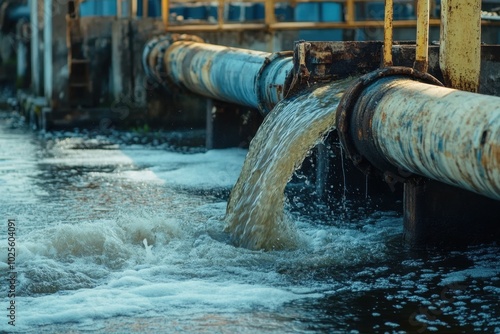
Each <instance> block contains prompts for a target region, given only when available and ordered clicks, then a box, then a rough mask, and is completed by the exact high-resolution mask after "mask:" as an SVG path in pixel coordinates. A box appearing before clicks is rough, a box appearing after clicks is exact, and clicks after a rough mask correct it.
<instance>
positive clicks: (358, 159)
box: [336, 66, 444, 184]
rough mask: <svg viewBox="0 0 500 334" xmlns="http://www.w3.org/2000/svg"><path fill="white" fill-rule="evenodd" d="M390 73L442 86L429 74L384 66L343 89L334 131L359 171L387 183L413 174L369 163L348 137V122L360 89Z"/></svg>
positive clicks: (349, 130)
mask: <svg viewBox="0 0 500 334" xmlns="http://www.w3.org/2000/svg"><path fill="white" fill-rule="evenodd" d="M391 76H407V77H409V78H410V79H412V80H416V81H420V82H423V83H427V84H431V85H436V86H444V85H443V84H442V83H441V82H440V81H439V80H438V79H436V78H435V77H434V76H432V75H430V74H429V73H424V72H419V71H417V70H415V69H413V68H410V67H402V66H392V67H385V68H381V69H378V70H376V71H373V72H370V73H368V74H366V75H364V76H362V77H360V78H359V79H358V80H357V81H356V82H355V83H354V84H353V85H352V86H351V87H350V88H349V89H347V90H346V92H345V93H344V95H343V96H342V99H341V100H340V102H339V105H338V107H337V112H336V124H337V133H338V136H339V140H340V143H341V145H342V147H343V148H344V150H345V151H346V154H347V156H348V157H349V158H350V159H351V161H352V162H353V164H354V165H355V166H356V167H357V168H359V169H360V170H361V171H362V172H363V173H365V174H367V175H370V174H373V173H375V172H377V171H378V172H380V174H382V175H383V178H384V179H385V181H386V182H387V183H389V184H391V183H395V182H402V181H405V180H407V179H409V178H410V177H413V174H411V173H409V172H407V171H403V170H401V169H397V168H391V166H388V164H387V163H384V162H381V163H376V164H374V163H373V162H371V160H372V161H373V160H375V159H373V157H371V158H372V159H368V158H367V157H366V156H365V155H364V154H363V153H361V152H360V151H359V150H358V149H357V147H356V144H355V140H354V139H353V138H352V134H351V123H352V118H353V112H354V107H355V105H356V103H357V102H358V99H359V98H360V96H361V94H362V92H363V90H364V89H365V88H367V87H368V86H370V85H371V84H373V83H374V82H375V81H377V80H379V79H382V78H387V77H391Z"/></svg>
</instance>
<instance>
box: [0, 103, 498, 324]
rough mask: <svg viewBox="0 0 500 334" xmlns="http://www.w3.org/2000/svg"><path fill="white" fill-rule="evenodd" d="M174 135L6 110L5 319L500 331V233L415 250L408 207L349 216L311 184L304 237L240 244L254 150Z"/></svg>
mask: <svg viewBox="0 0 500 334" xmlns="http://www.w3.org/2000/svg"><path fill="white" fill-rule="evenodd" d="M180 136H181V137H182V135H180ZM162 138H164V137H162V136H159V137H158V138H156V139H157V141H156V142H154V138H148V139H147V140H144V135H143V134H138V133H133V132H130V133H111V134H106V135H103V134H97V133H84V132H67V133H47V134H36V133H33V132H31V131H29V130H27V129H26V128H25V127H24V125H23V124H22V122H21V121H20V120H19V118H18V117H16V116H15V115H11V114H9V113H5V112H4V113H0V191H1V193H0V216H1V217H0V219H1V220H3V223H2V224H1V225H0V226H2V227H1V229H0V252H1V254H3V255H2V256H1V259H0V273H1V277H0V279H2V282H5V279H6V278H7V276H8V274H9V269H8V266H7V264H6V262H7V255H6V254H7V238H8V237H7V220H8V219H15V220H16V251H17V252H16V269H17V272H18V276H17V283H16V298H15V303H16V306H17V309H16V327H15V328H12V327H11V326H9V325H8V324H7V316H6V315H7V310H6V307H7V305H8V303H9V301H10V299H9V298H8V297H7V287H6V285H2V291H4V292H2V295H1V296H0V305H2V306H1V308H0V315H1V317H0V319H3V320H0V331H17V332H20V333H26V332H32V333H66V332H80V331H89V332H98V333H169V332H178V333H199V332H209V333H213V332H216V333H297V332H300V333H323V332H332V333H335V332H338V333H351V332H352V333H373V332H375V333H385V332H388V333H399V332H401V333H404V332H410V333H424V332H443V333H446V332H447V333H460V332H461V333H471V332H478V333H495V332H497V333H500V305H499V303H500V298H499V297H500V275H499V274H500V259H499V254H500V249H499V247H498V246H496V245H482V246H475V247H471V248H469V249H467V250H463V251H452V252H441V251H438V250H427V251H420V252H417V251H410V250H408V249H406V248H405V247H404V246H402V245H401V243H400V239H401V232H402V220H401V218H400V217H399V216H398V215H397V214H396V213H393V212H375V213H373V214H369V215H367V216H365V217H364V218H362V219H358V220H345V219H343V218H342V217H340V216H335V215H331V214H321V213H320V210H321V208H320V207H319V206H318V208H317V210H316V207H313V206H312V205H311V204H310V203H308V202H306V201H305V199H304V198H302V197H301V196H300V192H297V193H294V195H293V196H294V197H293V198H289V201H290V202H293V203H295V204H296V206H297V207H308V208H309V209H308V210H294V212H293V213H292V214H291V218H292V222H293V223H294V226H295V227H296V230H297V233H298V234H299V235H300V238H301V240H303V242H302V243H300V245H299V247H296V248H293V249H289V250H271V251H267V252H264V251H252V250H249V249H245V248H240V247H235V246H233V245H232V244H231V241H230V235H229V234H227V233H225V232H224V226H225V223H224V221H223V219H224V215H225V209H226V204H227V196H228V193H229V190H230V189H231V187H232V186H233V185H234V184H235V182H236V180H237V178H238V176H239V173H240V170H241V168H242V165H243V160H244V158H245V155H246V153H247V152H246V151H245V150H241V149H229V150H214V151H209V152H204V151H203V150H202V149H191V148H185V147H184V148H183V147H182V144H181V142H176V143H172V142H171V141H170V142H169V141H168V140H167V141H164V140H163V139H162ZM291 196H292V195H291ZM313 212H315V213H316V214H310V213H313ZM2 310H4V311H2ZM2 312H3V313H2Z"/></svg>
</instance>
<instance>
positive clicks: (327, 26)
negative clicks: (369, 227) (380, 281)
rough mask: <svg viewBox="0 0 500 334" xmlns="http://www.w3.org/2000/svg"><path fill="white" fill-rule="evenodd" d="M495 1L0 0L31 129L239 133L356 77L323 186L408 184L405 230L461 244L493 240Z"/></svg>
mask: <svg viewBox="0 0 500 334" xmlns="http://www.w3.org/2000/svg"><path fill="white" fill-rule="evenodd" d="M496 4H498V5H500V3H497V1H483V2H481V1H480V0H465V1H458V0H442V1H439V2H438V1H429V0H418V1H407V0H399V1H394V3H393V1H392V0H386V1H385V4H384V3H382V2H380V1H367V0H362V1H360V0H343V1H336V2H334V1H299V0H295V1H254V0H252V1H239V2H235V1H223V0H219V1H214V2H194V1H166V0H163V1H151V0H149V1H138V0H129V1H125V0H123V1H121V0H118V1H116V0H109V1H106V0H101V1H90V0H87V1H78V0H54V1H48V0H45V1H43V0H31V1H3V3H2V7H1V10H2V12H1V13H0V20H1V21H0V24H1V26H2V34H3V35H2V36H3V37H2V38H3V41H4V40H5V39H6V38H7V39H8V38H9V36H10V40H13V41H14V42H13V43H12V45H11V46H12V48H13V49H15V50H17V52H13V53H12V54H15V55H16V56H17V61H16V64H17V67H16V76H17V85H18V86H19V87H20V88H23V90H20V93H19V100H20V108H21V110H22V112H24V113H25V114H26V115H27V117H28V118H29V119H30V122H31V123H32V124H33V126H34V127H38V128H42V129H54V128H58V127H71V128H72V127H77V126H87V127H98V128H99V129H101V130H107V129H109V128H112V127H119V126H122V127H126V126H138V125H142V124H149V125H153V124H155V125H156V126H158V127H160V128H163V129H179V128H182V127H191V128H195V127H205V126H206V130H207V135H206V138H207V140H206V143H207V147H208V148H220V147H228V146H238V145H245V144H248V142H249V140H250V139H251V137H252V135H253V134H254V133H255V131H256V129H257V128H258V126H259V125H260V123H261V122H262V119H263V118H264V117H265V116H266V114H267V113H268V112H269V111H270V110H271V109H272V108H273V106H274V105H275V104H276V103H278V102H279V101H280V100H283V99H285V98H287V97H289V96H292V95H293V94H295V93H296V92H300V91H302V90H303V89H304V88H305V87H310V86H312V85H315V84H317V83H325V82H331V81H334V80H337V79H341V78H345V77H347V76H351V75H365V76H363V77H362V78H361V79H360V80H359V81H358V82H357V83H356V84H355V85H354V86H353V87H351V89H349V90H348V92H347V93H346V94H345V95H344V98H343V100H342V102H341V104H340V106H339V109H338V111H337V128H338V129H337V130H338V131H337V132H335V133H333V134H332V135H331V136H330V138H329V139H328V140H330V141H332V142H335V143H338V142H340V143H341V144H342V148H338V149H337V151H336V152H327V153H325V152H323V153H321V151H320V150H318V154H317V155H316V159H317V161H320V160H321V163H317V164H316V165H317V166H323V167H321V168H323V170H322V171H317V173H318V175H319V174H321V173H325V170H326V171H327V172H328V173H329V177H328V178H327V179H328V180H327V181H325V180H326V179H325V178H323V177H321V178H320V177H318V178H317V180H321V181H318V182H322V183H323V184H322V186H323V188H324V189H333V190H328V191H325V194H324V196H325V198H330V199H331V198H338V197H339V194H338V193H335V192H336V190H335V189H336V188H337V187H336V185H337V184H338V183H340V182H339V180H340V179H343V180H346V179H347V180H348V181H347V182H345V185H346V186H348V187H350V189H349V191H350V192H351V193H353V194H355V193H356V192H358V193H361V192H362V191H359V190H356V189H358V188H363V187H362V186H360V185H361V184H364V183H365V180H366V179H365V174H367V175H369V176H373V181H370V182H371V185H370V196H371V197H377V196H386V195H387V194H388V193H390V191H391V190H393V191H394V190H396V191H395V193H394V194H395V196H396V197H397V196H403V193H404V197H403V203H404V224H405V229H404V235H405V240H406V242H408V243H409V244H412V245H445V244H452V245H466V244H469V243H473V242H484V241H491V240H499V239H500V221H499V220H500V218H499V217H500V201H499V200H500V103H499V101H500V98H498V96H500V47H499V46H498V44H500V43H499V39H500V20H499V19H498V18H499V16H498V13H497V9H496V8H495V7H496V6H495V5H496ZM14 13H17V14H15V15H14ZM26 13H27V14H28V15H29V20H28V19H27V14H26ZM4 27H5V28H4ZM9 34H10V35H9ZM188 34H189V35H188ZM5 36H7V37H5ZM406 40H413V41H414V42H400V41H406ZM209 43H210V44H209ZM214 44H217V45H214ZM236 47H237V48H236ZM292 49H293V50H292ZM2 50H4V49H3V48H2ZM282 50H292V51H282ZM3 53H7V52H3ZM10 56H11V55H5V57H6V58H5V59H4V54H2V61H3V62H4V63H8V62H9V61H8V59H9V57H10ZM235 68H236V69H238V71H234V69H235ZM231 69H233V70H231ZM242 72H243V73H244V74H243V75H241V73H242ZM429 92H432V93H429ZM474 93H481V95H478V94H474ZM488 95H489V96H488ZM493 96H496V97H493ZM402 106H404V107H402ZM396 129H406V130H407V131H406V130H405V131H406V132H405V135H404V136H403V135H401V133H403V132H404V131H403V132H401V131H396ZM331 146H332V147H338V146H335V145H331ZM344 151H345V152H346V153H347V156H348V157H349V158H350V161H346V162H342V163H340V162H339V161H334V160H335V159H337V160H338V157H339V156H342V154H343V152H344ZM333 157H336V158H333ZM325 166H328V167H325ZM355 166H356V167H357V168H355ZM318 168H320V167H318ZM358 169H360V170H361V171H359V170H358ZM325 184H332V185H334V187H331V188H330V187H327V186H325ZM398 184H404V190H403V189H401V187H400V186H398ZM398 189H399V190H398ZM391 196H394V195H391Z"/></svg>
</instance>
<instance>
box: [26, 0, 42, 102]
mask: <svg viewBox="0 0 500 334" xmlns="http://www.w3.org/2000/svg"><path fill="white" fill-rule="evenodd" d="M29 6H30V21H31V22H30V29H31V39H30V42H31V89H32V91H33V93H34V94H35V95H42V94H43V53H42V48H41V47H42V42H43V38H41V34H42V29H43V22H44V16H43V10H44V1H43V0H30V2H29Z"/></svg>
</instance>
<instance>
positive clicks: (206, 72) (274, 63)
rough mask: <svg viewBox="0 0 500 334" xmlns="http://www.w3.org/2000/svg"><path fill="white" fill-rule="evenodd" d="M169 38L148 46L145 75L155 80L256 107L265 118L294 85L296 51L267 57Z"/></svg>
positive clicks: (262, 53)
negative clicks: (291, 84) (294, 57)
mask: <svg viewBox="0 0 500 334" xmlns="http://www.w3.org/2000/svg"><path fill="white" fill-rule="evenodd" d="M168 38H169V37H166V39H167V40H166V41H165V39H164V40H163V41H162V42H155V43H150V44H149V46H146V48H145V50H144V53H143V66H144V68H145V71H146V73H147V74H148V75H149V76H150V77H152V78H155V79H156V80H157V81H159V82H165V81H168V83H169V84H173V85H176V86H178V87H182V88H186V89H188V90H190V91H192V92H195V93H197V94H200V95H203V96H206V97H209V98H212V99H215V100H220V101H225V102H230V103H235V104H238V105H243V106H247V107H252V108H257V109H259V110H260V111H261V112H262V113H263V114H267V112H269V111H270V110H271V109H272V108H273V107H274V105H275V104H276V103H278V102H279V101H281V100H282V99H283V98H285V95H286V92H287V91H288V87H289V84H290V83H291V81H292V80H291V79H292V71H293V53H292V52H279V53H267V52H260V51H252V50H245V49H237V48H231V47H226V46H219V45H211V44H205V43H201V42H200V41H196V40H194V39H192V38H188V39H187V40H186V38H176V40H169V39H168ZM157 40H158V39H157ZM160 41H161V39H160Z"/></svg>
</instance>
